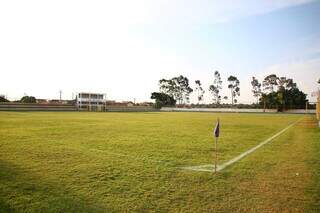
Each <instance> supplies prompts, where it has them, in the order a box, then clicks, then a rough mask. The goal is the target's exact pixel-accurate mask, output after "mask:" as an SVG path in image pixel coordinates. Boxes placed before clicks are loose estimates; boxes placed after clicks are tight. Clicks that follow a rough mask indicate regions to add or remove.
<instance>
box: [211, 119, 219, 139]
mask: <svg viewBox="0 0 320 213" xmlns="http://www.w3.org/2000/svg"><path fill="white" fill-rule="evenodd" d="M219 133H220V121H219V119H218V121H217V124H216V127H215V128H214V130H213V134H214V137H216V138H218V137H219Z"/></svg>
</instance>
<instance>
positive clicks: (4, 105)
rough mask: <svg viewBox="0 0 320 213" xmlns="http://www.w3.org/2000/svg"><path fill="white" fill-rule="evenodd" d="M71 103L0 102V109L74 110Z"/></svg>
mask: <svg viewBox="0 0 320 213" xmlns="http://www.w3.org/2000/svg"><path fill="white" fill-rule="evenodd" d="M76 110H77V108H76V107H75V106H74V105H71V104H36V103H34V104H27V103H12V102H11V103H10V102H4V103H0V111H76Z"/></svg>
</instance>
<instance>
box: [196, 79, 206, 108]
mask: <svg viewBox="0 0 320 213" xmlns="http://www.w3.org/2000/svg"><path fill="white" fill-rule="evenodd" d="M195 83H196V89H195V90H196V91H197V95H198V97H197V98H198V104H199V102H200V101H202V100H203V95H204V93H205V91H204V90H203V88H202V87H201V82H200V80H196V81H195Z"/></svg>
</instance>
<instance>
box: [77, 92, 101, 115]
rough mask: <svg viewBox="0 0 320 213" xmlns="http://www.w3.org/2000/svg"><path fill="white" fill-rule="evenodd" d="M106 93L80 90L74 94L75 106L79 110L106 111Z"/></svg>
mask: <svg viewBox="0 0 320 213" xmlns="http://www.w3.org/2000/svg"><path fill="white" fill-rule="evenodd" d="M106 103H107V99H106V94H103V93H89V92H80V93H77V94H76V106H77V108H78V110H79V111H97V112H101V111H106Z"/></svg>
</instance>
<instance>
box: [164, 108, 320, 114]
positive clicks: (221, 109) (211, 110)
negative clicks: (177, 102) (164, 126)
mask: <svg viewBox="0 0 320 213" xmlns="http://www.w3.org/2000/svg"><path fill="white" fill-rule="evenodd" d="M161 111H163V112H238V113H263V112H265V113H276V112H277V110H276V109H265V110H264V109H236V108H175V107H163V108H161ZM285 113H293V114H304V113H308V114H315V113H316V110H305V109H293V110H287V111H285Z"/></svg>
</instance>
